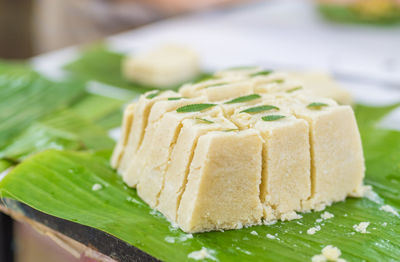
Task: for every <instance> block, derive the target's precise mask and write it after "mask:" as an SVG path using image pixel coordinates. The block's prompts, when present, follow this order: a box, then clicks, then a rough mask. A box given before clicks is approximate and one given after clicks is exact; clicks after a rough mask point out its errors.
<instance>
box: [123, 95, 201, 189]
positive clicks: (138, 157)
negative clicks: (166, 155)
mask: <svg viewBox="0 0 400 262" xmlns="http://www.w3.org/2000/svg"><path fill="white" fill-rule="evenodd" d="M175 95H176V94H175ZM204 100H205V99H204V98H202V97H198V98H193V99H185V98H181V97H179V96H175V97H169V98H164V99H163V100H158V101H157V102H155V103H154V105H153V107H152V109H151V112H150V113H149V115H148V120H147V125H146V129H145V132H144V134H143V138H142V142H141V144H140V145H139V147H138V149H137V150H136V151H135V152H133V153H132V154H131V155H130V159H129V160H128V161H129V163H128V167H127V169H126V170H125V172H124V173H123V179H124V181H125V183H127V184H128V185H129V186H131V187H136V185H137V183H139V179H140V177H141V176H142V174H143V168H144V165H145V161H146V156H147V155H146V154H147V153H148V152H149V149H150V148H152V147H154V145H155V144H154V143H155V142H154V141H153V139H154V134H155V132H157V130H158V129H159V128H160V127H159V126H158V121H159V120H160V119H161V118H162V116H163V115H164V114H165V113H167V112H170V111H174V110H176V109H177V108H179V107H182V106H184V105H187V104H195V103H201V102H203V101H204Z"/></svg>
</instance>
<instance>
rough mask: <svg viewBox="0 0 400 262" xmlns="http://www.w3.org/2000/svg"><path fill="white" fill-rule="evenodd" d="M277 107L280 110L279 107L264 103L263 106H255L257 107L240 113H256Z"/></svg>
mask: <svg viewBox="0 0 400 262" xmlns="http://www.w3.org/2000/svg"><path fill="white" fill-rule="evenodd" d="M272 109H276V110H279V107H276V106H272V105H263V106H255V107H250V108H247V109H245V110H242V111H240V113H248V114H255V113H260V112H264V111H268V110H272Z"/></svg>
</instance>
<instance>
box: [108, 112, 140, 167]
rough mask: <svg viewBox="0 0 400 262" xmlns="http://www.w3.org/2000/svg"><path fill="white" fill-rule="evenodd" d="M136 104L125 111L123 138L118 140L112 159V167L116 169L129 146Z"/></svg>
mask: <svg viewBox="0 0 400 262" xmlns="http://www.w3.org/2000/svg"><path fill="white" fill-rule="evenodd" d="M135 107H136V104H129V105H128V106H127V107H126V108H125V111H124V116H123V120H122V121H123V122H122V127H123V129H122V130H121V138H120V139H119V140H118V143H117V145H116V146H115V149H114V152H113V155H112V157H111V166H112V167H114V168H117V167H119V163H120V161H121V158H122V156H123V155H124V152H125V147H126V145H127V144H128V138H129V134H130V132H131V127H132V122H133V116H134V112H135Z"/></svg>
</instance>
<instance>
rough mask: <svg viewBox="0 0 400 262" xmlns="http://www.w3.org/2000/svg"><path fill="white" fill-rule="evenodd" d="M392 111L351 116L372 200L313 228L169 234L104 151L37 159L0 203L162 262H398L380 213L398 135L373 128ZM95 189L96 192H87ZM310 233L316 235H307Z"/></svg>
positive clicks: (396, 196) (389, 218)
mask: <svg viewBox="0 0 400 262" xmlns="http://www.w3.org/2000/svg"><path fill="white" fill-rule="evenodd" d="M393 108H394V107H386V108H371V107H365V106H359V107H357V109H356V113H357V118H358V120H359V123H360V131H361V134H362V139H363V146H364V149H365V158H366V165H367V173H366V182H367V184H370V185H373V188H374V190H375V191H376V192H377V193H378V196H376V197H374V198H371V199H367V198H361V199H359V198H349V199H347V200H346V201H344V202H340V203H336V204H334V205H332V206H331V207H328V208H327V209H326V210H327V211H329V212H330V213H332V214H333V215H334V217H333V218H331V219H327V220H322V221H320V220H318V219H319V218H320V216H321V212H311V213H307V214H303V218H302V219H300V220H294V221H286V222H277V223H276V224H273V225H262V226H254V227H250V228H243V229H240V230H231V231H225V232H209V233H199V234H194V235H193V236H191V235H188V234H185V233H184V232H182V231H180V230H179V229H176V228H175V227H173V226H172V225H171V224H170V223H169V222H168V221H167V220H166V219H165V218H164V217H163V216H162V215H161V214H160V213H158V212H155V211H153V210H151V209H150V208H149V207H148V206H147V205H146V204H145V203H144V202H143V201H142V200H140V198H138V196H137V194H136V191H135V190H134V189H131V188H128V187H126V186H125V185H124V183H123V182H122V180H121V178H120V177H119V176H118V175H117V174H116V173H115V171H114V170H113V169H111V168H110V166H109V163H108V159H109V155H110V151H108V153H107V152H104V151H102V152H100V153H96V152H95V153H90V152H71V151H57V150H48V151H45V152H42V153H39V154H36V155H34V156H32V157H30V158H28V159H27V160H25V161H24V162H23V163H22V164H20V165H19V166H17V167H16V168H15V169H14V170H13V171H12V172H10V173H9V174H8V175H7V176H6V177H5V178H4V179H3V180H2V181H1V182H0V195H1V197H4V198H13V199H16V200H18V201H21V202H23V203H25V204H27V205H29V206H31V207H33V208H35V209H37V210H40V211H42V212H45V213H47V214H50V215H53V216H56V217H60V218H63V219H67V220H70V221H73V222H76V223H80V224H83V225H87V226H91V227H94V228H97V229H100V230H103V231H105V232H107V233H109V234H111V235H114V236H116V237H118V238H120V239H122V240H124V241H126V242H127V243H130V244H132V245H134V246H136V247H138V248H140V249H141V250H143V251H145V252H147V253H149V254H151V255H152V256H154V257H156V258H158V259H161V260H163V261H187V260H189V258H188V254H190V253H191V252H193V251H198V250H200V249H201V248H202V247H205V248H207V249H208V250H209V252H211V254H212V256H213V258H211V259H209V260H214V259H215V260H218V261H277V262H278V261H279V262H281V261H310V260H311V258H312V256H314V255H316V254H320V253H321V249H322V248H323V247H324V246H326V245H333V246H336V247H338V248H340V250H341V251H342V256H341V257H342V258H344V259H346V260H347V261H362V260H364V261H398V259H399V257H400V238H399V235H400V217H399V216H398V215H396V213H395V212H393V213H390V212H385V211H384V210H381V206H382V205H383V204H390V205H391V206H392V207H393V208H394V209H399V208H400V165H399V163H400V132H398V131H393V130H383V129H380V128H378V127H377V123H378V121H379V119H380V118H382V117H383V116H384V115H385V114H386V113H387V112H389V111H390V110H391V109H393ZM94 184H101V185H102V188H101V189H100V190H98V191H93V190H92V186H93V185H94ZM360 222H370V225H369V227H368V228H367V231H368V233H365V234H363V233H359V232H356V231H355V230H354V228H353V226H354V225H357V224H359V223H360ZM316 226H320V227H321V229H320V230H319V231H317V232H316V233H315V234H313V235H310V234H308V233H307V230H308V229H310V228H312V227H316ZM252 231H254V232H252ZM255 232H256V233H255Z"/></svg>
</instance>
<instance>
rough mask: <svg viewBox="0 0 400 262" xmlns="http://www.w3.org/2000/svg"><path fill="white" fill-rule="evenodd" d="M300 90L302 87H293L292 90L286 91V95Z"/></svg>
mask: <svg viewBox="0 0 400 262" xmlns="http://www.w3.org/2000/svg"><path fill="white" fill-rule="evenodd" d="M301 89H303V87H302V86H297V87H294V88H291V89H289V90H287V91H286V93H292V92H295V91H297V90H301Z"/></svg>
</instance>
